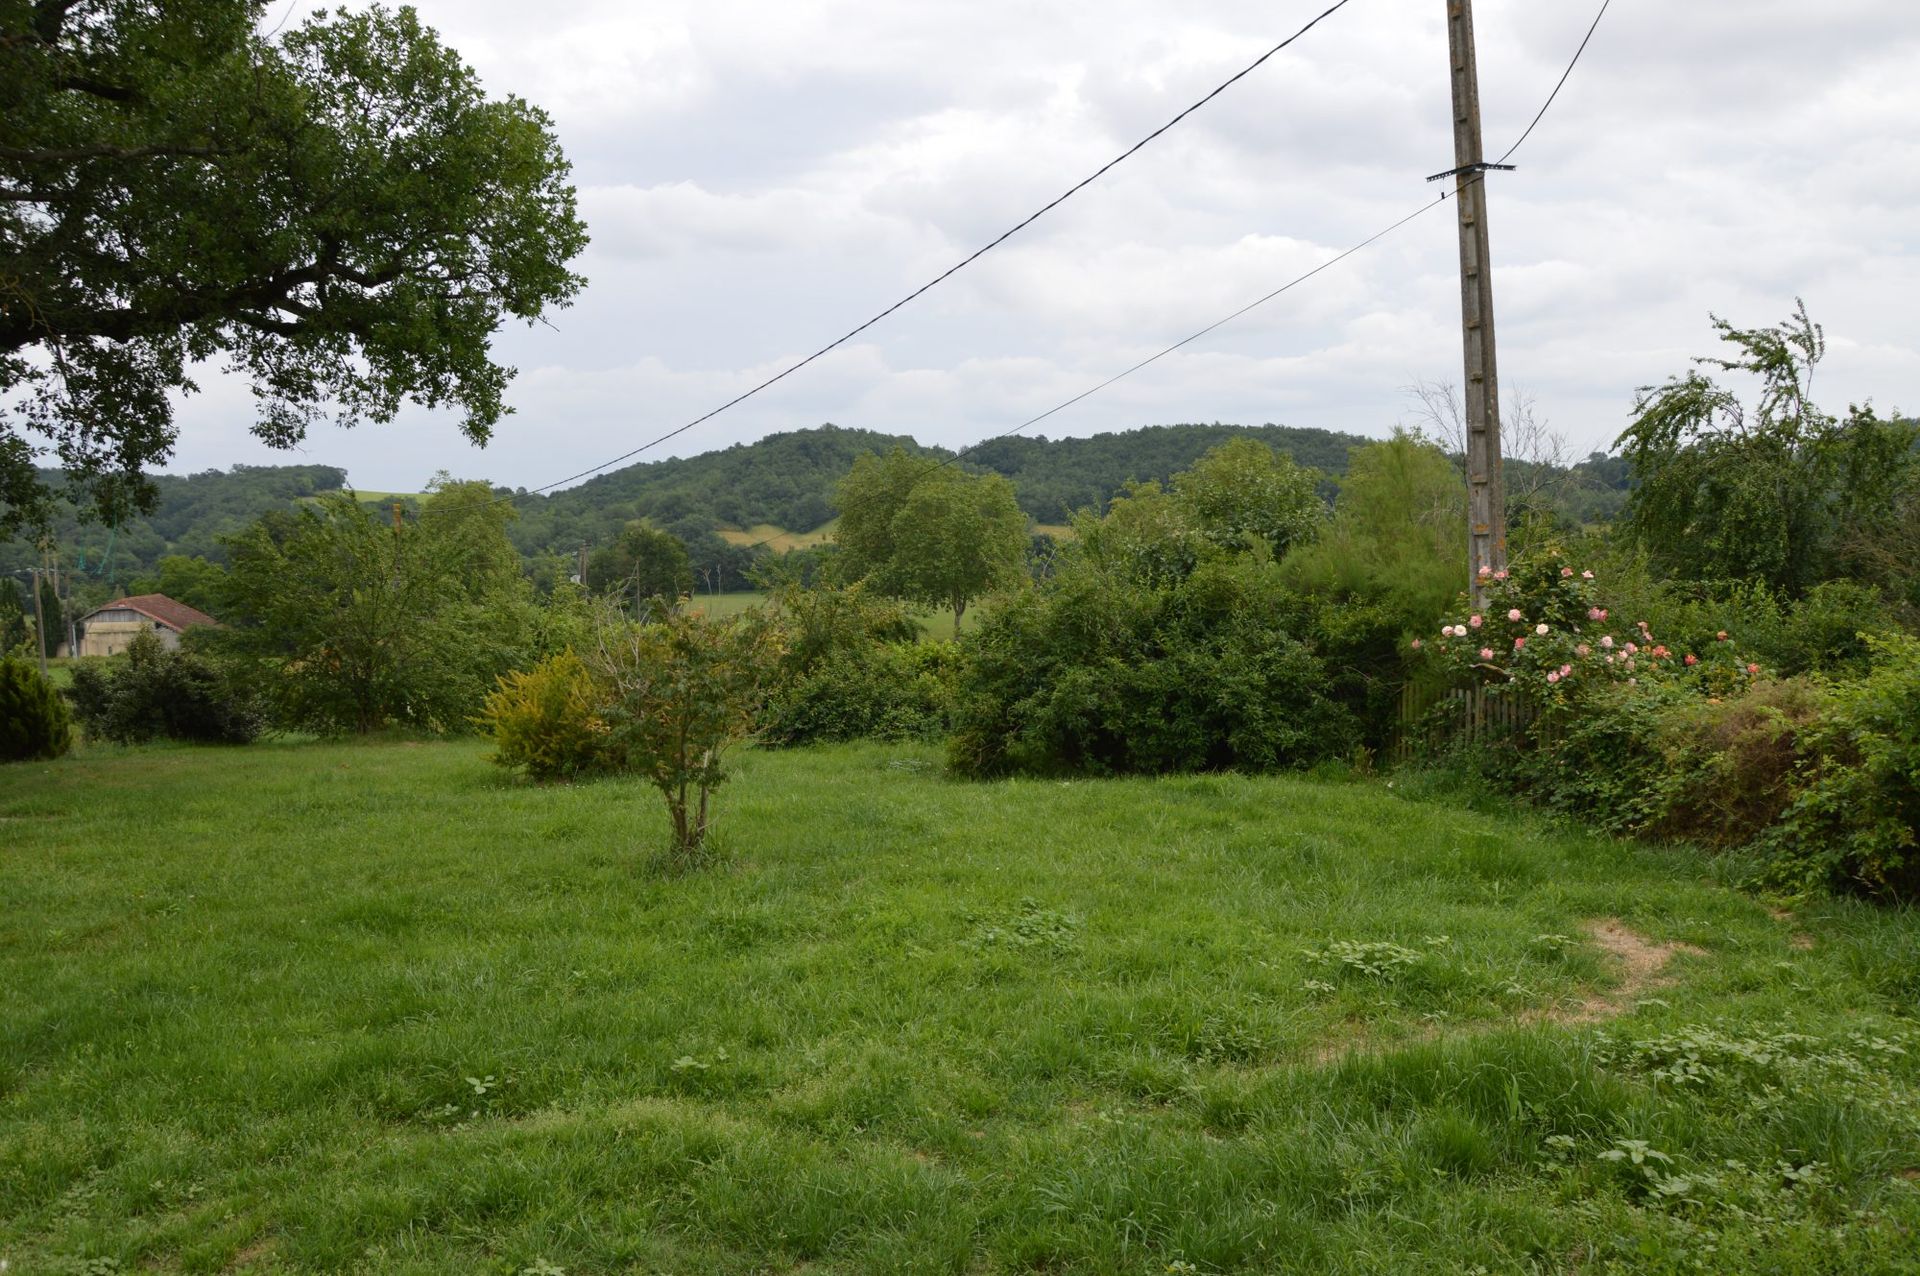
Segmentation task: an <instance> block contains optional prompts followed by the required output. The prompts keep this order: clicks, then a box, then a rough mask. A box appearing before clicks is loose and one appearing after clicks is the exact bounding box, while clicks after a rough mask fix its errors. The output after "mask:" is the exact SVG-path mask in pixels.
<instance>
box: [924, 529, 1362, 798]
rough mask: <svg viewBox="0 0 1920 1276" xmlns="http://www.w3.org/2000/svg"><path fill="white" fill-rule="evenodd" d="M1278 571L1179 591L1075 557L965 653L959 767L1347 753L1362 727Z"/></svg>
mask: <svg viewBox="0 0 1920 1276" xmlns="http://www.w3.org/2000/svg"><path fill="white" fill-rule="evenodd" d="M1298 616H1299V609H1298V607H1297V606H1296V605H1295V600H1294V599H1293V597H1292V595H1291V594H1289V593H1288V591H1287V590H1286V589H1285V587H1284V585H1282V584H1281V583H1280V580H1279V577H1278V573H1277V572H1276V570H1275V569H1274V567H1273V566H1272V564H1271V563H1267V562H1261V561H1258V560H1257V559H1255V558H1253V557H1232V558H1220V559H1215V560H1212V561H1207V562H1203V563H1202V564H1201V565H1200V566H1198V567H1197V568H1195V569H1194V570H1193V571H1192V572H1191V573H1190V574H1188V575H1186V576H1184V577H1162V576H1158V575H1151V574H1148V575H1144V576H1143V574H1142V573H1138V572H1134V571H1130V570H1127V569H1126V568H1125V567H1123V566H1120V565H1115V564H1112V563H1110V562H1106V561H1103V560H1101V559H1100V558H1098V557H1096V556H1094V555H1081V556H1074V557H1071V558H1070V559H1069V560H1068V561H1067V562H1066V563H1065V564H1063V566H1062V568H1061V569H1060V571H1059V572H1058V573H1057V574H1056V575H1055V577H1054V579H1053V580H1052V581H1051V582H1050V583H1049V586H1048V587H1047V588H1045V589H1036V590H1032V591H1028V592H1025V593H1022V594H1020V595H1017V596H1015V597H1014V598H1012V599H1011V600H1009V601H1007V602H1006V603H1005V604H1004V605H1003V606H1002V607H1000V608H999V609H998V610H997V611H996V612H994V613H993V614H992V615H991V616H990V617H989V619H988V620H987V622H986V623H985V624H983V625H982V626H981V628H980V631H979V632H978V633H977V634H976V635H975V636H974V637H973V638H972V639H971V640H970V641H969V644H968V653H967V654H968V658H967V660H966V662H965V664H964V666H963V668H962V671H961V675H960V683H959V690H958V695H957V700H956V705H955V713H954V716H955V721H954V730H953V737H952V741H951V744H950V748H949V757H950V759H951V761H952V763H953V765H954V767H955V768H956V769H957V770H958V771H960V772H961V773H962V774H965V775H976V776H980V775H1001V774H1008V773H1031V774H1056V773H1061V772H1082V773H1088V774H1096V775H1097V774H1114V773H1120V772H1149V773H1152V772H1170V771H1186V770H1194V769H1201V768H1221V767H1238V768H1243V769H1247V770H1261V771H1264V770H1272V769H1275V768H1279V767H1288V766H1302V765H1307V764H1311V763H1313V762H1316V761H1319V760H1322V759H1325V758H1329V757H1341V756H1344V755H1346V754H1348V753H1350V752H1351V751H1352V749H1353V747H1354V745H1355V744H1356V743H1357V741H1358V739H1359V728H1358V723H1357V721H1356V720H1355V718H1354V716H1353V714H1352V713H1351V712H1350V711H1349V710H1348V709H1347V708H1346V707H1345V706H1343V705H1341V704H1339V703H1337V702H1336V701H1334V700H1333V699H1331V698H1330V697H1329V695H1328V694H1327V691H1328V685H1329V676H1328V672H1327V668H1326V666H1325V664H1324V663H1323V662H1322V661H1321V660H1320V659H1319V657H1318V656H1316V655H1315V654H1314V652H1313V651H1312V649H1311V648H1310V647H1308V646H1307V644H1305V643H1304V642H1302V641H1301V640H1300V639H1299V638H1297V637H1295V636H1294V634H1293V633H1292V632H1291V631H1290V629H1289V624H1290V622H1294V621H1297V619H1298Z"/></svg>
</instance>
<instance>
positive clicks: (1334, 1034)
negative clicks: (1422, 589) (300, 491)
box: [0, 742, 1920, 1276]
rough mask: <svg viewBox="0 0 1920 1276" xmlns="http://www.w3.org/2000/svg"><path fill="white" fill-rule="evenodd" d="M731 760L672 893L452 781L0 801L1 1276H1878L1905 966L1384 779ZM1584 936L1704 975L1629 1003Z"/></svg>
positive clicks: (533, 798) (359, 773)
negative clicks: (1004, 775)
mask: <svg viewBox="0 0 1920 1276" xmlns="http://www.w3.org/2000/svg"><path fill="white" fill-rule="evenodd" d="M742 764H743V765H742V770H741V773H740V775H739V777H738V778H737V780H736V781H735V782H734V783H733V784H731V785H730V786H729V787H728V788H727V789H726V790H725V791H724V793H723V796H722V801H723V807H722V811H723V816H722V819H723V824H722V829H723V837H724V839H725V844H726V851H727V857H726V858H725V860H724V861H723V862H722V863H721V864H719V865H718V866H716V867H714V868H712V869H709V870H706V871H702V872H698V873H694V874H690V875H684V876H677V877H674V876H664V875H662V874H661V873H659V872H657V871H656V870H654V869H653V868H652V867H650V865H649V855H650V848H651V847H653V846H655V845H657V844H659V843H660V842H661V840H662V833H663V829H662V823H663V821H662V819H661V818H660V816H659V814H658V812H657V811H656V802H655V800H654V798H653V797H652V796H651V794H650V792H649V791H648V790H646V789H644V788H642V787H641V786H639V785H637V784H634V783H631V782H624V781H621V782H605V783H598V784H591V785H580V786H573V787H557V788H536V787H532V786H529V785H525V784H521V783H517V782H514V781H513V780H511V779H509V778H508V777H506V776H504V775H502V774H500V773H498V772H497V771H496V769H495V768H493V767H491V766H489V765H488V764H487V763H486V761H485V760H484V749H483V748H482V746H480V745H478V744H473V743H456V744H426V745H410V744H406V743H401V742H385V743H373V744H360V745H332V744H306V745H290V744H283V745H264V746H254V747H251V748H248V749H244V750H213V749H188V748H152V749H145V750H124V751H123V750H114V749H94V750H89V751H87V752H85V753H82V754H79V755H76V756H74V757H71V758H69V759H66V760H63V761H61V762H57V763H50V764H23V765H17V766H11V767H7V768H4V769H0V899H4V900H5V901H6V908H5V910H4V912H0V1258H4V1259H6V1260H8V1261H9V1262H10V1263H11V1265H12V1266H11V1270H13V1271H19V1272H41V1271H50V1272H62V1271H88V1272H97V1271H122V1270H124V1271H136V1270H157V1271H191V1272H223V1271H231V1272H239V1271H254V1272H404V1273H456V1272H457V1273H470V1272H492V1273H502V1274H508V1273H523V1272H529V1271H532V1272H541V1271H551V1270H553V1269H560V1270H564V1271H565V1272H566V1273H568V1276H583V1274H586V1273H616V1272H618V1273H642V1272H658V1273H667V1272H673V1273H682V1272H684V1273H714V1272H718V1273H748V1272H799V1271H805V1272H808V1273H812V1274H813V1276H821V1274H825V1273H853V1272H866V1273H894V1272H944V1273H954V1274H955V1276H962V1274H966V1276H971V1274H974V1273H998V1272H1050V1273H1121V1274H1123V1276H1131V1274H1145V1273H1164V1272H1167V1271H1169V1270H1191V1271H1198V1272H1227V1271H1245V1272H1351V1273H1397V1272H1420V1273H1426V1272H1459V1273H1466V1272H1473V1271H1482V1270H1484V1271H1487V1272H1570V1271H1580V1272H1589V1271H1592V1272H1601V1271H1619V1272H1635V1273H1638V1272H1667V1271H1673V1272H1681V1271H1726V1272H1741V1273H1745V1272H1775V1273H1783V1274H1785V1273H1794V1274H1799V1273H1810V1272H1833V1273H1847V1274H1848V1276H1853V1274H1855V1273H1868V1272H1895V1271H1912V1270H1914V1269H1915V1255H1916V1254H1920V1238H1917V1237H1916V1234H1915V1230H1914V1229H1915V1225H1916V1224H1920V1186H1916V1184H1915V1183H1914V1182H1913V1181H1912V1175H1913V1173H1914V1171H1915V1170H1916V1169H1920V1107H1917V1106H1916V1095H1920V1032H1916V1027H1915V1024H1914V1021H1913V1019H1912V1018H1911V1016H1912V1013H1913V1008H1914V1006H1915V1003H1916V998H1917V997H1920V926H1916V922H1915V919H1914V918H1913V916H1912V915H1910V914H1899V913H1894V912H1890V911H1877V910H1874V909H1871V908H1868V907H1864V906H1859V905H1854V904H1847V903H1827V904H1821V905H1819V906H1817V907H1810V908H1808V909H1806V910H1805V911H1804V912H1803V913H1802V914H1801V915H1800V916H1799V917H1797V918H1794V919H1791V920H1782V919H1776V918H1774V917H1772V916H1770V915H1769V912H1768V910H1767V909H1766V908H1765V907H1763V906H1762V904H1761V903H1759V902H1757V901H1755V900H1753V899H1750V898H1748V897H1745V896H1742V895H1740V894H1737V893H1735V892H1732V891H1730V890H1727V889H1724V888H1723V887H1721V886H1718V885H1716V884H1715V882H1714V880H1713V877H1712V874H1711V872H1710V871H1709V867H1710V866H1709V865H1707V864H1706V863H1705V862H1704V861H1702V860H1699V859H1696V858H1693V857H1690V856H1687V855H1681V854H1673V853H1654V852H1651V851H1647V850H1643V849H1639V848H1635V847H1632V846H1627V845H1622V844H1617V843H1612V842H1608V841H1604V840H1600V839H1596V838H1590V837H1585V836H1579V835H1574V834H1569V833H1565V832H1558V831H1555V830H1553V829H1551V828H1549V827H1547V826H1545V825H1543V824H1540V823H1538V822H1535V821H1533V820H1530V819H1523V818H1514V817H1505V816H1498V815H1486V814H1476V813H1473V812H1470V811H1463V810H1457V809H1450V808H1448V807H1445V806H1441V805H1436V804H1432V803H1425V802H1420V801H1415V800H1410V799H1408V798H1405V797H1402V796H1400V795H1399V794H1398V792H1397V791H1395V790H1389V789H1388V788H1386V787H1385V786H1384V785H1382V784H1377V783H1367V784H1360V783H1319V782H1314V781H1310V780H1305V779H1285V778H1273V779H1248V778H1237V777H1232V776H1207V777H1194V778H1185V779H1173V780H1159V781H1153V780H1129V781H1109V782H1078V783H1057V782H1037V781H1023V782H1008V783H998V784H978V785H975V784H961V783H955V782H951V781H948V780H946V779H943V778H942V777H941V775H940V773H939V771H938V769H937V762H936V758H935V755H934V754H932V753H930V752H928V751H925V750H919V749H913V748H880V747H844V748H835V749H823V750H816V751H803V752H794V753H785V754H781V753H753V754H748V755H745V756H744V757H743V758H742ZM1598 918H1619V919H1621V920H1622V921H1623V922H1624V924H1625V925H1627V926H1628V927H1631V928H1632V929H1633V930H1634V931H1635V932H1637V933H1639V934H1640V935H1642V936H1644V937H1646V939H1648V940H1649V941H1651V942H1656V943H1665V942H1684V943H1687V944H1692V945H1695V946H1697V947H1698V948H1699V949H1700V950H1701V952H1700V953H1699V954H1697V955H1681V956H1679V957H1677V958H1676V959H1675V960H1674V963H1673V965H1672V966H1671V967H1670V968H1669V970H1668V974H1669V975H1670V976H1671V978H1672V983H1671V984H1670V985H1669V986H1664V987H1658V988H1651V987H1647V988H1641V989H1639V990H1638V995H1637V996H1633V997H1622V996H1621V995H1620V988H1619V981H1620V979H1621V977H1622V976H1621V971H1620V970H1619V969H1617V968H1616V967H1615V966H1614V965H1613V964H1612V961H1611V959H1610V958H1607V957H1606V956H1605V955H1604V954H1602V953H1601V952H1600V951H1599V950H1598V949H1596V948H1595V947H1594V946H1593V945H1592V944H1591V943H1589V942H1588V941H1587V940H1586V939H1585V932H1584V930H1583V927H1584V925H1585V924H1586V923H1587V922H1589V921H1591V920H1593V919H1598ZM1796 935H1804V936H1806V937H1808V938H1810V940H1811V942H1812V947H1811V948H1810V949H1802V948H1801V947H1798V946H1796V942H1795V936H1796ZM1608 997H1612V998H1615V999H1617V1000H1618V1001H1619V1002H1620V1007H1619V1008H1620V1009H1621V1011H1622V1013H1621V1015H1620V1017H1618V1018H1616V1019H1613V1020H1611V1021H1609V1022H1606V1023H1592V1024H1564V1023H1555V1022H1552V1021H1539V1022H1532V1021H1529V1019H1528V1016H1529V1015H1537V1014H1540V1013H1541V1012H1547V1011H1554V1010H1556V1009H1558V1010H1559V1011H1562V1012H1567V1011H1572V1010H1576V1009H1578V1008H1579V1007H1580V1006H1582V1005H1583V1004H1585V1002H1586V1001H1587V1000H1588V999H1590V998H1603V999H1604V998H1608ZM1616 1154H1617V1155H1616ZM1636 1156H1637V1157H1639V1158H1640V1162H1641V1163H1640V1164H1639V1165H1636V1164H1635V1163H1634V1158H1635V1157H1636ZM1661 1157H1667V1158H1670V1160H1664V1161H1663V1160H1662V1159H1660V1158H1661ZM87 1263H91V1264H92V1265H91V1266H87V1265H85V1264H87ZM1173 1264H1189V1265H1190V1266H1189V1267H1184V1268H1182V1267H1174V1266H1172V1265H1173Z"/></svg>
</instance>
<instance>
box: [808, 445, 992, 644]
mask: <svg viewBox="0 0 1920 1276" xmlns="http://www.w3.org/2000/svg"><path fill="white" fill-rule="evenodd" d="M839 502H840V511H841V512H840V522H839V524H838V525H837V526H836V527H835V529H834V542H835V544H836V545H838V546H839V548H840V559H839V563H838V568H839V570H840V571H841V572H842V574H843V575H844V576H845V577H846V579H848V580H850V581H851V580H871V581H872V582H873V583H874V585H875V587H877V588H878V589H880V590H881V591H882V592H883V593H887V594H891V595H892V596H894V597H896V598H904V599H907V600H909V601H912V602H917V603H924V604H926V605H927V606H930V607H943V608H946V609H948V610H950V611H952V612H953V627H954V629H955V631H956V632H957V631H958V630H959V628H960V624H961V620H962V618H963V617H964V616H965V615H966V611H967V605H968V604H969V603H971V602H972V601H973V600H974V599H976V598H978V597H980V596H981V595H983V594H986V593H988V592H990V591H992V590H994V589H999V588H1003V587H1005V586H1007V585H1011V584H1013V583H1014V582H1015V581H1017V580H1019V579H1020V578H1021V577H1022V576H1023V575H1024V571H1023V564H1024V561H1025V554H1026V548H1027V516H1026V515H1025V514H1024V513H1022V512H1021V510H1020V506H1019V503H1018V502H1017V501H1015V500H1014V495H1013V484H1011V483H1009V482H1008V481H1007V480H1006V479H1004V478H1002V477H1000V476H999V475H998V474H968V473H966V472H965V471H963V470H960V469H957V468H955V467H953V466H951V465H944V464H941V463H939V462H937V461H928V460H926V459H924V458H919V457H913V456H909V455H908V454H907V452H906V450H905V449H903V448H898V447H896V448H894V449H893V451H891V452H889V453H888V454H887V455H886V456H884V457H880V456H874V455H872V454H868V455H866V456H863V457H861V458H860V459H859V460H857V461H855V462H854V465H853V469H852V470H851V471H850V472H849V473H848V474H847V476H846V478H844V479H842V480H841V482H840V487H839Z"/></svg>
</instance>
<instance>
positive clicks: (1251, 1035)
mask: <svg viewBox="0 0 1920 1276" xmlns="http://www.w3.org/2000/svg"><path fill="white" fill-rule="evenodd" d="M1271 1051H1272V1047H1271V1045H1270V1044H1269V1043H1268V1041H1267V1039H1266V1038H1265V1037H1264V1036H1262V1035H1261V1034H1260V1033H1259V1032H1257V1031H1255V1030H1254V1029H1253V1028H1250V1027H1248V1026H1247V1025H1246V1024H1244V1023H1242V1022H1240V1021H1239V1020H1237V1019H1225V1018H1222V1017H1220V1016H1219V1015H1208V1016H1207V1017H1206V1018H1205V1019H1203V1020H1201V1022H1200V1026H1199V1027H1198V1028H1196V1029H1195V1030H1194V1031H1193V1033H1192V1035H1191V1036H1190V1037H1189V1038H1188V1040H1187V1057H1188V1058H1190V1059H1192V1060H1194V1061H1196V1062H1198V1063H1248V1062H1251V1061H1253V1060H1256V1059H1260V1058H1264V1057H1265V1056H1266V1055H1268V1054H1269V1053H1271Z"/></svg>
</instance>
